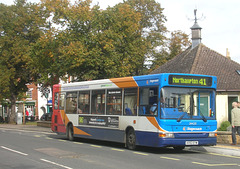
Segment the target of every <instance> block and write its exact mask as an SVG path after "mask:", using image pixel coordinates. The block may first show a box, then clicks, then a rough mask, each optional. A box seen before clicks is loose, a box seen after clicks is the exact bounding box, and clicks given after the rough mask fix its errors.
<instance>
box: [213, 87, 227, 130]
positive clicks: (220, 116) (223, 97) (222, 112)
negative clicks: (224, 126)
mask: <svg viewBox="0 0 240 169" xmlns="http://www.w3.org/2000/svg"><path fill="white" fill-rule="evenodd" d="M216 113H217V122H218V124H217V125H218V128H219V127H220V125H221V123H222V122H224V121H227V120H228V95H227V94H222V93H219V92H218V93H217V96H216Z"/></svg>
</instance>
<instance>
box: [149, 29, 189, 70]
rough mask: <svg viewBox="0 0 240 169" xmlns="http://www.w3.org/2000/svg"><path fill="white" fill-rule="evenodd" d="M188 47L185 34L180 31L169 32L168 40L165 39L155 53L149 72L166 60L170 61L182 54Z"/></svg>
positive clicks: (187, 39)
mask: <svg viewBox="0 0 240 169" xmlns="http://www.w3.org/2000/svg"><path fill="white" fill-rule="evenodd" d="M190 45H191V42H190V40H189V37H188V35H187V34H185V33H184V32H182V31H173V32H171V36H170V38H167V39H166V41H165V43H164V45H163V46H162V47H161V49H160V50H159V52H157V53H155V55H154V57H153V64H152V66H151V71H153V70H155V69H157V68H158V67H159V66H161V65H163V64H164V63H166V62H167V61H168V60H171V59H172V58H174V57H175V56H177V55H178V54H180V53H182V52H183V51H184V50H186V49H187V48H188V47H189V46H190Z"/></svg>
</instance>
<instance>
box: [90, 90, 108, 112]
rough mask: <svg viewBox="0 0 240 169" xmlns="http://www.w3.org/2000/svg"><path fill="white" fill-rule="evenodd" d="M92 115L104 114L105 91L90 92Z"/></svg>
mask: <svg viewBox="0 0 240 169" xmlns="http://www.w3.org/2000/svg"><path fill="white" fill-rule="evenodd" d="M91 102H92V106H91V111H92V114H105V90H95V91H94V90H93V91H92V101H91Z"/></svg>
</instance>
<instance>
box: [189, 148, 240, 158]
mask: <svg viewBox="0 0 240 169" xmlns="http://www.w3.org/2000/svg"><path fill="white" fill-rule="evenodd" d="M188 151H191V152H196V153H203V154H211V155H215V156H222V157H229V158H237V159H240V157H238V156H232V155H224V154H218V153H208V152H202V151H196V150H188Z"/></svg>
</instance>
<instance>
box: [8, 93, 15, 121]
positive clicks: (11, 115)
mask: <svg viewBox="0 0 240 169" xmlns="http://www.w3.org/2000/svg"><path fill="white" fill-rule="evenodd" d="M10 101H11V111H9V113H10V114H9V123H16V96H15V95H12V96H11V98H10Z"/></svg>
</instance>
